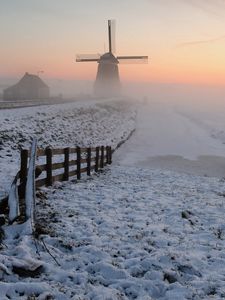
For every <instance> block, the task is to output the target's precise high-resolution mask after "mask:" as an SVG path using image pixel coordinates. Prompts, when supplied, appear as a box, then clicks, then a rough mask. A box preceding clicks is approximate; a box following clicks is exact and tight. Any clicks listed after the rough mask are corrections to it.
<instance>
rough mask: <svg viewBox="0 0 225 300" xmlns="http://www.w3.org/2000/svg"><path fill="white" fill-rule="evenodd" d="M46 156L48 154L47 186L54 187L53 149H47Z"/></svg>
mask: <svg viewBox="0 0 225 300" xmlns="http://www.w3.org/2000/svg"><path fill="white" fill-rule="evenodd" d="M45 154H46V173H47V178H46V185H47V186H49V185H52V149H51V148H48V147H47V148H46V149H45Z"/></svg>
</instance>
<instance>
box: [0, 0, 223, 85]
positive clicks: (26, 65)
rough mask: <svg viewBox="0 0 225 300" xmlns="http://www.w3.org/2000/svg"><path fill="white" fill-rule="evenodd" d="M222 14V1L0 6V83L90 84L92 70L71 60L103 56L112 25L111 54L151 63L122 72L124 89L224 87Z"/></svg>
mask: <svg viewBox="0 0 225 300" xmlns="http://www.w3.org/2000/svg"><path fill="white" fill-rule="evenodd" d="M87 7H88V9H87ZM224 8H225V3H223V1H221V0H216V1H215V0H214V1H200V0H198V1H197V0H193V1H185V0H182V1H178V0H172V1H170V4H168V3H165V1H163V0H160V1H157V3H156V2H152V1H147V0H142V1H140V2H138V3H137V2H136V1H128V0H124V1H123V3H122V4H121V3H119V1H118V0H115V1H114V2H113V3H109V2H105V1H103V0H99V1H96V0H95V1H92V2H91V3H88V1H87V0H85V1H81V0H79V1H76V3H74V2H73V1H71V0H68V1H67V3H66V4H65V3H62V2H60V1H59V0H56V1H54V4H53V0H45V1H44V0H41V1H38V2H31V1H28V0H21V1H20V2H16V1H12V2H7V3H2V9H1V12H0V17H1V18H0V25H1V27H2V28H3V36H2V43H1V50H2V51H1V52H2V53H1V57H0V65H1V70H0V78H3V77H8V78H18V79H19V78H21V77H22V75H23V74H24V73H25V72H26V71H27V72H29V73H33V74H37V73H38V72H40V70H43V71H44V73H43V74H42V75H43V76H41V77H43V78H44V79H46V80H53V79H57V80H82V81H83V80H91V81H94V80H95V76H96V72H97V64H96V63H76V62H75V58H76V54H80V53H81V54H82V53H84V54H85V53H93V54H94V53H104V52H105V51H104V50H105V49H106V47H107V46H106V45H107V20H108V19H110V18H113V19H115V20H116V25H117V26H116V49H117V54H119V55H148V56H149V58H150V59H149V64H148V65H142V64H138V65H135V64H134V65H120V67H119V71H120V77H121V81H122V82H127V81H132V82H139V83H141V82H145V83H148V82H149V83H151V82H154V83H155V84H156V83H159V84H164V83H165V84H167V83H168V84H191V85H199V86H201V85H205V86H225V58H224V54H223V53H224V52H225V25H224V22H223V18H224V16H225V9H224ZM96 9H97V11H98V13H97V14H96ZM109 10H110V14H109ZM15 27H16V28H17V30H15ZM1 80H2V79H1Z"/></svg>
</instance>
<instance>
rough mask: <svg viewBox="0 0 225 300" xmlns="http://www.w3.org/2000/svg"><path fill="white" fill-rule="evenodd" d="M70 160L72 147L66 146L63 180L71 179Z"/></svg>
mask: <svg viewBox="0 0 225 300" xmlns="http://www.w3.org/2000/svg"><path fill="white" fill-rule="evenodd" d="M69 161H70V148H69V147H67V148H64V176H63V180H64V181H68V180H69Z"/></svg>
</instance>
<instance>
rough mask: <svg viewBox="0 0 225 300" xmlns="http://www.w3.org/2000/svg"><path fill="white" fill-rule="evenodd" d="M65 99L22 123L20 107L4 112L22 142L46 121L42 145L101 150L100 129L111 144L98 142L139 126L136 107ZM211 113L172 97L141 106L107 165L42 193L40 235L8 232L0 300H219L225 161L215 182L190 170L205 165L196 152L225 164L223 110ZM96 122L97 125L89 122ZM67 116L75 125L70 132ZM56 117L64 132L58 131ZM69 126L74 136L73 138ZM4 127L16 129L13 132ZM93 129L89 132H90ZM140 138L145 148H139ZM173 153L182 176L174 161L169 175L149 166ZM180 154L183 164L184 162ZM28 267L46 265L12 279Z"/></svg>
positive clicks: (26, 113) (224, 292)
mask: <svg viewBox="0 0 225 300" xmlns="http://www.w3.org/2000/svg"><path fill="white" fill-rule="evenodd" d="M67 105H68V106H63V107H62V108H61V109H60V111H58V108H57V109H56V108H53V107H50V108H49V110H46V108H44V109H43V111H42V110H41V108H40V109H39V110H38V111H36V112H34V114H33V113H32V112H31V110H23V113H22V116H23V117H22V118H20V117H19V115H20V114H21V112H22V111H21V112H20V113H19V112H15V113H14V115H13V116H11V118H12V119H10V120H13V118H15V114H17V117H16V120H15V123H13V122H12V124H14V125H13V127H12V128H15V132H17V130H18V132H22V133H23V134H24V135H25V140H24V141H21V142H22V143H25V144H26V143H27V141H28V140H29V137H30V136H31V133H33V132H34V131H35V132H36V134H38V130H36V128H39V127H41V126H40V124H41V123H42V122H45V123H44V124H45V125H46V126H47V125H48V126H50V130H49V131H48V132H46V131H45V130H43V129H44V128H45V126H44V125H43V127H41V128H42V130H40V133H39V136H38V137H39V140H41V143H43V146H45V145H47V144H48V143H52V145H53V146H61V143H63V141H67V142H68V144H69V145H70V143H72V144H73V143H77V141H78V142H80V141H81V142H83V144H84V145H86V144H93V145H96V144H98V143H104V141H105V140H104V139H105V137H106V136H107V137H108V138H109V140H107V141H106V142H105V143H104V144H107V143H110V140H112V141H111V142H112V143H113V145H116V144H117V143H118V142H119V141H120V140H121V139H122V138H124V137H126V136H127V135H128V134H129V132H130V130H132V129H133V127H134V117H135V111H134V108H133V106H132V105H131V104H127V103H124V102H121V101H120V102H113V101H111V102H107V103H104V104H103V105H98V104H96V103H93V104H90V103H88V104H85V105H83V104H82V105H81V107H80V108H78V107H75V106H74V107H71V106H70V105H71V104H67ZM90 108H91V111H90ZM55 109H56V110H55ZM79 109H80V110H79ZM32 111H33V110H32ZM40 111H41V120H42V121H40V120H39V117H40V116H39V114H38V112H40ZM103 111H104V112H105V114H106V115H107V117H106V118H104V116H105V114H103V113H101V112H103ZM44 112H45V113H46V115H44V116H43V113H44ZM81 112H83V113H81ZM0 113H1V112H0ZM32 114H33V115H32ZM65 115H66V116H67V117H65ZM93 116H98V117H93ZM198 116H199V118H198ZM204 116H205V115H204ZM209 116H210V117H208V118H206V119H205V118H203V117H201V112H199V111H195V112H194V113H193V111H192V110H191V109H189V108H188V107H186V108H185V109H184V107H183V106H181V107H180V106H179V105H178V104H177V103H175V104H173V106H171V105H167V106H165V103H164V104H163V103H161V104H160V103H151V104H150V106H148V104H147V103H145V104H143V105H141V106H140V107H139V115H138V119H137V131H136V133H134V135H133V136H132V138H131V139H130V140H129V141H128V142H127V143H126V144H124V145H123V146H122V147H121V148H120V149H119V150H118V151H117V152H116V153H115V154H114V162H113V165H112V166H111V167H108V168H107V169H106V170H105V171H104V172H102V173H100V174H98V175H93V177H91V178H89V179H82V180H81V181H79V182H76V181H72V182H69V183H63V184H61V183H57V184H56V185H55V186H54V187H52V188H50V189H47V188H45V189H42V191H41V192H39V193H38V197H37V220H38V227H39V234H40V235H39V236H38V239H37V240H34V239H31V238H30V237H29V236H27V235H26V234H25V232H24V234H22V235H20V236H19V235H18V232H20V233H21V232H22V231H23V230H24V229H25V228H24V226H21V225H20V226H19V225H12V226H9V227H8V228H6V230H5V234H6V237H5V240H4V241H3V243H2V244H1V248H2V249H1V252H0V278H1V283H0V299H4V300H5V299H26V300H27V299H39V300H41V299H45V300H47V299H59V300H61V299H62V300H64V299H75V300H78V299H79V300H114V299H115V300H123V299H124V300H127V299H138V300H142V299H143V300H153V299H159V300H178V299H179V300H185V299H187V300H188V299H192V300H199V299H218V300H219V299H223V298H225V288H224V286H225V284H224V283H225V255H224V248H225V221H224V215H225V206H224V204H225V181H224V178H223V177H224V176H220V174H219V171H218V170H222V168H221V169H219V168H218V166H217V168H215V170H214V171H215V172H217V173H216V174H215V175H216V176H217V177H210V176H199V175H196V174H194V173H195V171H196V173H197V174H198V173H201V172H203V166H204V163H202V164H201V165H200V167H199V169H200V170H201V172H199V171H198V170H197V169H196V170H195V169H194V168H191V169H190V165H189V164H190V162H191V161H195V160H198V156H200V155H208V156H209V157H210V159H211V158H212V157H214V159H216V157H217V158H218V159H223V157H222V153H223V149H224V144H223V141H222V134H219V132H221V130H223V122H222V114H221V119H220V121H221V122H218V123H216V119H217V120H219V117H218V115H217V116H216V117H212V115H211V114H210V113H209ZM4 117H5V118H7V116H4ZM8 117H9V116H8ZM30 117H31V118H32V120H33V121H32V124H37V123H38V124H39V125H38V126H34V125H32V126H31V125H29V126H30V127H29V126H28V125H27V127H26V126H25V125H26V124H27V121H28V120H29V118H30ZM64 117H65V118H64ZM92 117H93V118H94V119H93V120H94V126H93V122H92V123H91V124H92V126H90V123H89V120H90V118H92ZM23 118H24V119H23ZM192 118H194V120H192ZM36 119H37V120H38V122H37V123H36ZM210 119H211V120H213V122H209V120H210ZM1 120H2V119H1ZM21 120H23V121H21ZM185 120H186V121H185ZM199 120H200V121H201V122H200V123H199V122H198V121H199ZM71 121H73V122H74V123H75V125H72V126H74V127H71V128H70V127H68V124H73V122H71ZM60 122H61V125H62V124H65V127H63V128H70V129H68V131H66V130H62V131H60V128H61V126H59V123H60ZM148 122H150V124H151V126H147V125H148V124H149V123H148ZM2 124H3V123H2ZM4 124H5V125H4V126H6V124H7V120H6V121H5V123H4ZM17 124H23V126H24V128H20V125H17ZM88 124H89V125H88ZM66 125H67V126H66ZM81 125H82V126H81ZM75 128H76V130H78V132H79V135H78V134H77V135H76V134H75V137H74V135H73V134H74V132H76V130H75ZM87 128H88V130H87ZM102 128H103V129H102ZM224 128H225V125H224ZM186 129H189V130H188V131H186ZM105 131H106V132H107V134H106V135H104V134H105ZM9 132H10V136H12V134H13V130H11V131H9ZM71 132H72V133H71ZM90 132H91V139H87V137H88V138H89V137H90ZM100 132H101V133H100ZM187 133H188V134H187ZM68 135H69V138H68ZM17 136H18V135H15V137H14V138H15V139H17ZM187 136H190V138H189V139H188V141H186V137H187ZM42 137H43V140H42ZM73 138H74V140H71V139H73ZM150 138H151V139H150ZM57 139H58V140H57ZM16 141H17V140H16ZM135 141H136V142H135ZM140 141H141V142H142V143H143V146H142V147H140V148H139V147H138V144H139V142H140ZM178 142H180V143H178ZM181 142H182V143H183V144H184V145H183V144H182V143H181ZM190 143H191V144H190ZM202 144H203V145H204V147H202ZM13 145H15V144H14V143H13V140H12V139H11V140H10V142H9V140H7V139H6V143H5V144H4V145H3V146H4V147H5V148H3V150H4V151H6V152H3V154H5V153H7V149H8V150H10V147H12V146H13ZM14 147H15V146H14ZM157 147H158V149H157ZM203 150H206V151H205V152H203ZM13 153H15V154H13V156H12V157H11V158H9V159H12V162H13V164H14V167H15V162H16V153H17V147H15V149H14V152H13ZM171 155H173V157H175V156H177V157H179V158H180V159H181V165H182V168H183V169H182V171H184V172H177V171H180V170H179V168H178V167H177V165H178V163H177V160H176V158H175V161H174V164H171V169H173V168H174V165H175V166H176V172H175V171H171V170H160V169H156V168H155V167H157V168H158V167H159V165H158V164H156V165H155V166H154V165H153V164H152V163H151V164H150V159H152V162H154V161H155V162H156V161H157V159H158V158H157V157H156V156H159V157H161V158H162V160H163V158H165V157H167V156H168V157H169V160H170V161H171ZM4 158H5V156H4ZM182 159H186V160H187V164H188V165H187V166H186V167H185V166H184V165H183V164H182V161H183V160H182ZM162 160H161V161H162ZM6 163H8V161H7V160H6ZM6 163H3V162H2V165H3V166H4V167H5V172H4V173H3V172H2V173H1V177H0V178H3V174H6V173H7V171H8V173H9V174H11V173H12V170H11V169H10V168H9V169H7V165H6ZM13 164H12V165H13ZM218 165H219V164H218ZM162 168H163V169H166V168H167V169H170V166H169V165H163V166H162ZM207 170H208V168H206V171H207ZM187 173H191V175H190V174H187ZM208 175H212V174H210V173H208ZM4 180H5V179H4ZM4 180H3V182H4ZM26 264H27V265H29V266H31V265H32V266H39V265H40V264H41V265H42V268H41V269H40V272H38V273H37V274H35V275H34V274H33V275H32V276H27V274H20V275H18V267H20V266H21V265H26ZM16 267H17V269H16ZM28 296H29V297H30V298H28ZM32 297H33V298H32Z"/></svg>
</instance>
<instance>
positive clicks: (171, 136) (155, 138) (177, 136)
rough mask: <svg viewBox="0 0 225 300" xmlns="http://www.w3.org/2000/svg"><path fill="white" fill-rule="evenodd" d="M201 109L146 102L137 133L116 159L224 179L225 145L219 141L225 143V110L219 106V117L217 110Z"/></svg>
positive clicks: (130, 163) (194, 106)
mask: <svg viewBox="0 0 225 300" xmlns="http://www.w3.org/2000/svg"><path fill="white" fill-rule="evenodd" d="M204 105H206V104H204V103H202V106H201V110H202V107H204ZM201 110H200V109H199V108H198V106H197V105H192V106H187V104H186V103H179V102H178V103H177V102H172V103H169V104H168V103H167V102H166V101H157V102H154V101H149V102H145V103H144V104H143V105H142V106H141V107H140V109H139V114H138V120H137V128H136V132H135V133H134V134H133V136H132V138H131V139H130V140H129V142H128V143H125V144H124V145H123V146H122V147H121V148H120V149H119V151H117V153H116V154H115V157H114V160H115V159H116V160H118V161H119V163H120V164H122V165H126V166H133V165H136V166H143V167H146V166H148V167H152V168H161V169H170V170H175V171H182V172H188V173H191V174H200V175H204V174H207V175H210V176H225V146H224V143H223V142H221V139H220V138H219V137H221V136H222V138H223V141H225V133H224V131H223V130H221V129H223V128H225V122H224V117H223V116H224V112H225V107H222V109H221V105H220V111H219V112H220V114H219V113H218V111H217V109H215V108H214V107H210V108H208V110H207V111H203V112H202V111H201ZM123 153H126V155H123ZM121 156H123V157H122V158H121Z"/></svg>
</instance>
